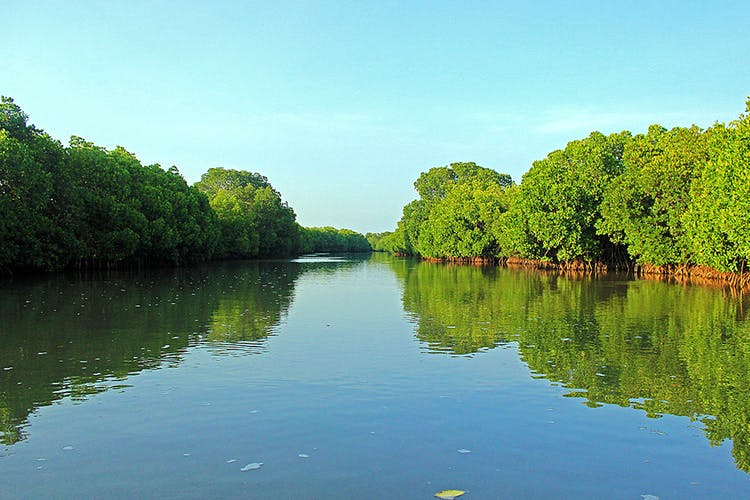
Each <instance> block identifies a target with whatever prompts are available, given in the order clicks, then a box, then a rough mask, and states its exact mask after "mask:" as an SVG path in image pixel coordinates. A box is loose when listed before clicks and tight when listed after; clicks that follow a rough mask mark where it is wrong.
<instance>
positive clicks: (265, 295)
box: [0, 258, 361, 445]
mask: <svg viewBox="0 0 750 500" xmlns="http://www.w3.org/2000/svg"><path fill="white" fill-rule="evenodd" d="M360 259H361V258H360ZM356 261H357V259H356V258H351V259H346V262H345V263H343V261H339V259H323V258H315V259H305V258H302V259H298V260H297V261H295V262H293V263H290V262H285V261H268V262H228V263H223V264H218V265H212V266H206V267H196V268H188V269H167V270H148V271H144V272H142V273H138V274H133V273H127V272H111V273H106V274H95V275H93V276H85V277H82V276H80V275H55V276H53V277H49V278H30V279H27V280H21V281H20V282H15V283H12V284H8V283H6V284H5V286H2V287H0V318H2V323H0V339H2V342H0V443H2V444H5V445H12V444H14V443H16V442H18V441H20V440H22V439H23V438H24V430H23V429H24V426H25V425H26V422H27V420H28V417H29V415H30V414H31V413H32V412H34V410H35V409H36V408H39V407H42V406H47V405H49V404H51V403H53V402H55V401H59V400H61V399H63V398H66V397H70V398H72V399H73V400H76V401H81V400H84V399H85V398H86V397H87V396H90V395H92V394H97V393H100V392H102V391H105V390H107V389H124V388H126V387H127V384H126V383H124V382H123V381H125V380H126V379H127V377H128V376H129V375H132V374H135V373H138V372H140V371H143V370H148V369H155V368H159V367H163V366H176V364H178V363H179V362H180V361H181V359H182V357H183V354H184V353H185V352H186V351H187V350H188V349H189V348H190V347H192V346H195V345H198V344H206V345H208V346H210V348H211V351H212V352H213V353H215V354H230V353H234V354H250V353H258V352H262V351H263V350H264V341H265V339H266V338H267V337H269V336H271V335H273V334H274V332H275V330H276V328H277V327H278V325H279V324H280V323H281V322H282V321H283V319H284V317H285V315H286V314H287V312H288V310H289V307H290V305H291V303H292V301H293V297H294V284H295V281H296V280H297V279H298V278H299V276H300V275H301V274H302V273H309V272H314V271H319V272H333V270H335V269H341V268H342V267H341V266H342V265H344V266H346V265H353V264H354V263H356Z"/></svg>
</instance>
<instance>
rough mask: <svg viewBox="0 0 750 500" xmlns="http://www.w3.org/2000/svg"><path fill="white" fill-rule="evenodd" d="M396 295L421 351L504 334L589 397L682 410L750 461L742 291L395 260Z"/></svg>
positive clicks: (479, 346)
mask: <svg viewBox="0 0 750 500" xmlns="http://www.w3.org/2000/svg"><path fill="white" fill-rule="evenodd" d="M391 268H392V269H393V271H394V272H395V273H396V274H397V275H398V276H399V277H400V279H401V280H402V281H403V283H404V292H403V306H404V309H405V311H406V313H407V314H408V315H409V316H410V317H411V318H412V319H413V320H414V322H415V323H416V336H417V338H418V339H419V341H421V342H422V343H423V345H424V348H425V350H426V351H428V352H430V353H444V354H450V355H473V354H475V353H479V352H481V351H484V350H487V349H492V348H494V347H496V346H502V345H507V344H508V343H509V342H513V343H515V344H516V345H517V346H518V350H519V354H520V356H521V358H522V360H523V361H524V362H525V363H527V365H528V366H529V368H530V370H531V371H532V372H533V374H534V375H533V376H534V377H535V378H546V379H549V380H551V381H552V382H553V383H555V384H556V385H561V386H563V387H566V388H569V389H570V391H569V392H568V393H567V394H566V396H567V397H571V398H580V399H581V400H582V401H583V402H584V403H585V404H586V405H588V406H590V407H597V406H601V405H602V404H616V405H620V406H626V407H632V408H635V409H639V410H643V411H645V412H646V414H647V415H648V416H649V417H653V418H658V417H660V416H661V415H663V414H672V415H680V416H687V417H689V418H691V419H694V420H699V421H700V422H702V424H703V428H704V432H705V435H706V437H707V438H708V439H709V441H710V442H711V444H712V445H717V444H719V443H721V442H722V441H724V440H726V439H731V440H732V441H733V444H734V447H733V452H732V453H733V455H734V459H735V463H736V465H737V467H738V468H740V469H742V470H744V471H746V472H750V455H749V453H750V323H749V322H748V321H747V317H746V311H747V306H748V304H747V303H746V302H747V301H746V300H744V301H743V299H741V298H737V297H732V296H731V295H728V294H727V293H726V292H723V291H722V290H719V289H712V288H702V287H695V286H675V285H670V284H666V283H662V282H658V281H643V280H639V281H632V280H625V279H619V278H617V277H611V276H610V277H601V278H582V279H571V278H565V277H561V276H557V275H554V274H543V273H539V272H535V271H524V270H513V269H503V268H498V267H473V266H453V265H441V264H430V263H417V262H415V261H410V260H406V259H404V260H394V261H393V262H392V263H391Z"/></svg>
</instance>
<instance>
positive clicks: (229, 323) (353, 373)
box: [0, 256, 750, 499]
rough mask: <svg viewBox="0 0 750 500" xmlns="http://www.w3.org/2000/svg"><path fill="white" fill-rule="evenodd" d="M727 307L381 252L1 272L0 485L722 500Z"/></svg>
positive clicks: (716, 294) (731, 390)
mask: <svg viewBox="0 0 750 500" xmlns="http://www.w3.org/2000/svg"><path fill="white" fill-rule="evenodd" d="M746 307H747V304H746V303H744V302H743V301H742V300H741V299H738V298H735V297H732V296H731V294H727V293H725V292H723V291H722V290H719V289H710V288H701V287H686V286H676V285H669V284H665V283H661V282H656V281H632V280H627V279H619V278H613V277H610V278H602V279H586V280H580V279H568V278H564V277H559V276H554V275H549V274H542V273H538V272H528V271H519V270H508V269H499V268H481V267H470V266H447V265H437V264H428V263H417V262H415V261H411V260H402V259H390V258H385V257H382V256H376V257H374V258H371V259H364V258H361V257H359V258H358V257H347V258H342V257H337V258H326V257H321V256H316V257H313V258H303V259H296V260H294V261H279V262H244V263H242V262H238V263H226V264H216V265H211V266H204V267H198V268H193V269H180V270H164V271H158V272H157V271H148V272H143V273H114V274H105V275H97V276H88V277H81V276H71V275H55V276H51V277H46V278H36V279H26V280H20V281H15V282H13V283H6V284H4V285H3V286H2V287H0V318H1V319H2V321H1V322H0V339H2V343H1V344H0V443H1V444H0V491H2V492H4V494H3V496H11V497H15V498H40V497H56V498H74V497H82V496H83V497H100V498H101V497H104V498H107V497H135V496H142V497H162V498H206V497H212V498H290V499H291V498H295V499H296V498H431V497H432V495H434V493H435V492H437V491H440V490H443V489H447V488H451V489H461V490H466V491H467V492H468V493H467V495H466V496H465V497H464V498H505V497H509V498H551V497H584V498H591V497H607V498H635V499H639V498H642V495H655V496H659V497H660V498H686V497H693V498H726V497H734V498H736V497H743V496H746V491H748V487H750V481H749V478H750V476H748V472H747V471H750V456H749V455H748V452H749V451H750V441H749V439H750V436H748V433H750V395H749V394H750V373H749V372H750V326H749V324H748V322H747V320H746V314H745V310H746V309H745V308H746ZM459 450H460V451H459ZM260 463H262V465H261V466H260V467H259V468H251V469H250V470H246V471H243V470H242V469H243V468H245V467H246V466H247V465H248V464H260Z"/></svg>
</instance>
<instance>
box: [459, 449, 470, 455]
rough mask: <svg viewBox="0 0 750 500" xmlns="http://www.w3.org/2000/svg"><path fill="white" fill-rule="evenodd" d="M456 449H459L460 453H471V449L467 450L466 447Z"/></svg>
mask: <svg viewBox="0 0 750 500" xmlns="http://www.w3.org/2000/svg"><path fill="white" fill-rule="evenodd" d="M456 451H458V452H459V453H463V454H466V453H471V450H467V449H466V448H461V449H460V450H456Z"/></svg>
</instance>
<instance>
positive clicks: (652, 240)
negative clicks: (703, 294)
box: [597, 125, 708, 266]
mask: <svg viewBox="0 0 750 500" xmlns="http://www.w3.org/2000/svg"><path fill="white" fill-rule="evenodd" d="M706 136H707V133H704V132H702V131H701V130H700V129H699V128H698V127H695V126H693V127H691V128H679V127H676V128H673V129H672V130H667V129H665V128H664V127H660V126H658V125H652V126H651V127H649V129H648V133H647V134H639V135H637V136H635V137H634V138H633V139H632V140H631V141H630V142H629V143H628V145H627V147H626V148H625V154H624V158H623V164H624V167H625V168H624V171H623V172H622V174H621V175H619V176H618V177H616V178H615V179H614V180H613V181H612V183H611V184H610V186H609V188H608V189H607V191H606V192H605V196H604V199H603V200H602V202H601V217H600V218H599V219H598V220H597V230H598V231H597V232H598V234H600V235H606V236H608V237H609V238H610V240H611V241H612V242H613V243H615V244H624V245H626V246H627V249H628V252H629V254H630V256H631V257H632V258H633V259H635V260H636V261H637V262H638V263H640V264H652V265H657V266H662V265H667V264H679V263H682V262H688V261H689V260H690V250H689V248H690V244H689V241H688V240H687V237H686V234H685V229H684V227H683V223H682V216H683V214H684V213H685V211H686V210H687V208H688V203H689V201H690V187H691V185H692V183H693V180H694V178H695V173H696V171H697V169H698V168H700V167H701V166H702V165H704V164H705V162H706V160H707V159H708V151H707V149H706V146H705V141H706Z"/></svg>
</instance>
